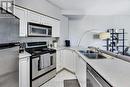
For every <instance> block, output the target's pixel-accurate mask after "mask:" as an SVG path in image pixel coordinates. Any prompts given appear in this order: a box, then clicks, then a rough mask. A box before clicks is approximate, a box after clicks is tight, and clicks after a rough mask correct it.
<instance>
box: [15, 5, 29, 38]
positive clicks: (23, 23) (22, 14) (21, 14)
mask: <svg viewBox="0 0 130 87" xmlns="http://www.w3.org/2000/svg"><path fill="white" fill-rule="evenodd" d="M14 14H15V15H16V16H17V17H18V18H19V20H20V23H19V36H20V37H26V36H27V10H25V9H22V8H19V7H15V13H14Z"/></svg>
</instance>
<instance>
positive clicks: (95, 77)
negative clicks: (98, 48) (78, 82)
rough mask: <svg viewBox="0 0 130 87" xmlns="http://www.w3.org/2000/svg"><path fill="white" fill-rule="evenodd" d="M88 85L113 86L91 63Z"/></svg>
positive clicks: (88, 70) (93, 86)
mask: <svg viewBox="0 0 130 87" xmlns="http://www.w3.org/2000/svg"><path fill="white" fill-rule="evenodd" d="M87 87H112V86H111V85H110V84H109V83H108V82H107V81H106V80H105V79H104V78H102V77H101V76H100V75H99V74H98V73H97V72H96V71H95V70H94V69H93V68H92V67H91V66H90V65H89V64H87Z"/></svg>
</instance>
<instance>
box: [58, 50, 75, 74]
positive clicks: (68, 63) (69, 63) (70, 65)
mask: <svg viewBox="0 0 130 87" xmlns="http://www.w3.org/2000/svg"><path fill="white" fill-rule="evenodd" d="M74 54H75V52H74V51H72V50H59V51H57V71H59V70H61V69H63V68H66V69H68V70H70V71H71V72H74V73H75V56H74Z"/></svg>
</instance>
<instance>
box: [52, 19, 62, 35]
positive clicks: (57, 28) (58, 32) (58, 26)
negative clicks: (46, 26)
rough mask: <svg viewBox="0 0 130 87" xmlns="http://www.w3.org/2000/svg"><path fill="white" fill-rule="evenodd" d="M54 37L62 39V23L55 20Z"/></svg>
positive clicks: (53, 24) (53, 26)
mask: <svg viewBox="0 0 130 87" xmlns="http://www.w3.org/2000/svg"><path fill="white" fill-rule="evenodd" d="M52 37H60V21H59V20H55V19H53V21H52Z"/></svg>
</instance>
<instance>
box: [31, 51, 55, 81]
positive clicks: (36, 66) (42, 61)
mask: <svg viewBox="0 0 130 87" xmlns="http://www.w3.org/2000/svg"><path fill="white" fill-rule="evenodd" d="M55 60H56V58H55V56H54V55H52V54H51V55H50V53H46V54H43V55H40V56H39V57H36V58H32V80H33V79H35V78H37V77H39V76H43V75H45V74H47V73H48V72H50V71H51V70H53V69H55V68H56V64H55Z"/></svg>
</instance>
